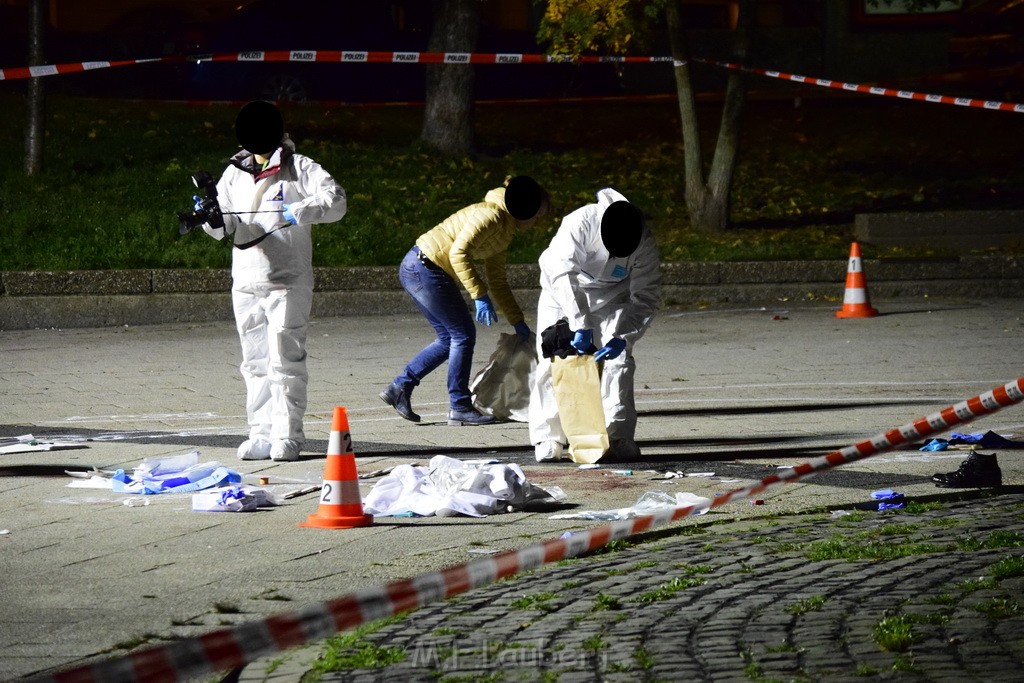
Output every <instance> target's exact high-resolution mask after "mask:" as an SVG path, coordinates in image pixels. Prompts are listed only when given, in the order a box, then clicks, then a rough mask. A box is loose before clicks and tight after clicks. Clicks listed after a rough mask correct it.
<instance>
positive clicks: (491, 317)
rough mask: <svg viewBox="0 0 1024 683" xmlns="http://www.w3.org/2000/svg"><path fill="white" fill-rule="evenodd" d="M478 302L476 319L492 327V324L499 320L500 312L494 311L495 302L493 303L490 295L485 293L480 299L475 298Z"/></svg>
mask: <svg viewBox="0 0 1024 683" xmlns="http://www.w3.org/2000/svg"><path fill="white" fill-rule="evenodd" d="M474 301H475V303H476V321H477V322H478V323H483V324H484V325H487V326H488V327H490V326H491V325H492V324H494V323H496V322H498V314H497V313H496V312H495V311H494V304H492V303H491V299H490V297H489V296H487V295H486V294H484V295H483V296H482V297H480V298H479V299H475V300H474Z"/></svg>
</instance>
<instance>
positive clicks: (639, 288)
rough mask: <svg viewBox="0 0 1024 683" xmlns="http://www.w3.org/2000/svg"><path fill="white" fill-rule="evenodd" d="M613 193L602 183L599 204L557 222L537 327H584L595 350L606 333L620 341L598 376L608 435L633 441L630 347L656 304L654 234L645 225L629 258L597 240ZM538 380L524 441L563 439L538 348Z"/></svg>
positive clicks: (544, 257) (544, 259)
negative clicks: (564, 323) (563, 323)
mask: <svg viewBox="0 0 1024 683" xmlns="http://www.w3.org/2000/svg"><path fill="white" fill-rule="evenodd" d="M625 199H626V198H625V197H623V196H622V195H621V194H620V193H619V192H618V191H616V190H613V189H612V188H605V189H603V190H601V191H600V192H598V193H597V203H595V204H587V205H586V206H583V207H581V208H579V209H577V210H575V211H573V212H572V213H570V214H569V215H568V216H566V217H565V218H563V219H562V224H561V226H560V227H559V229H558V232H557V233H556V234H555V236H554V238H552V240H551V244H550V245H549V246H548V248H547V249H545V250H544V252H543V253H542V254H541V255H540V284H541V293H540V300H539V302H538V305H537V329H538V330H540V331H542V330H545V329H547V328H548V327H550V326H551V325H554V324H555V323H556V322H557V321H558V320H559V319H560V318H567V319H568V321H569V327H570V328H571V329H573V330H583V329H589V330H592V331H593V333H594V345H595V346H597V347H598V348H601V347H602V346H604V345H605V344H607V343H608V341H609V340H610V339H611V338H612V337H618V338H620V339H622V340H623V341H625V342H626V348H625V350H624V351H623V352H622V353H621V354H620V355H619V356H618V357H617V358H615V359H613V360H605V361H604V368H603V371H602V374H601V401H602V404H603V406H604V415H605V421H606V426H607V429H608V437H609V440H610V441H611V442H612V444H613V445H614V443H615V442H616V441H619V440H625V441H629V442H632V441H633V439H634V436H635V433H636V404H635V401H634V398H633V375H634V371H635V369H636V362H635V360H634V358H633V346H634V344H636V341H637V340H638V339H639V338H640V337H641V336H643V334H644V332H646V331H647V328H648V326H649V325H650V323H651V320H652V318H653V317H654V314H655V312H656V311H657V310H658V307H659V305H660V303H661V269H660V259H659V256H658V248H657V245H656V244H655V242H654V236H653V235H652V234H651V232H650V230H649V229H648V228H647V226H646V225H645V226H644V227H643V233H642V237H641V239H640V245H639V246H638V247H637V249H636V251H634V252H633V253H632V254H631V255H630V256H628V257H625V258H615V257H613V256H611V255H610V254H609V253H608V250H607V249H606V248H605V246H604V243H603V242H602V240H601V217H602V216H603V215H604V212H605V210H606V209H607V208H608V206H609V205H611V204H612V203H613V202H616V201H623V200H625ZM540 342H541V335H540V334H538V335H537V348H538V353H537V355H538V357H540V361H539V363H538V365H537V375H536V382H535V384H534V388H533V393H532V395H531V397H530V413H529V415H530V417H529V420H530V440H531V442H532V443H534V444H539V443H543V442H545V441H557V442H559V443H562V444H565V443H566V436H565V433H564V432H563V431H562V425H561V421H560V420H559V418H558V406H557V405H556V403H555V397H554V392H553V390H552V388H551V359H549V358H543V357H542V356H543V354H542V353H541V352H540Z"/></svg>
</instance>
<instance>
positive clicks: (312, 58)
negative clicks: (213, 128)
mask: <svg viewBox="0 0 1024 683" xmlns="http://www.w3.org/2000/svg"><path fill="white" fill-rule="evenodd" d="M671 61H672V58H671V57H627V56H621V57H593V56H584V57H580V58H579V59H571V58H568V57H560V56H558V55H543V54H525V53H513V52H508V53H505V52H400V51H388V52H371V51H364V50H268V51H252V52H228V53H223V54H216V55H214V54H203V55H191V56H188V57H183V56H181V55H172V56H169V57H154V58H152V59H123V60H120V61H110V62H105V61H96V62H70V63H67V64H48V65H46V66H22V67H14V68H7V69H0V81H4V80H7V81H11V80H17V79H23V78H39V77H42V76H56V75H59V74H69V73H80V72H82V71H91V70H93V69H105V68H110V67H117V66H131V65H133V64H149V63H153V62H165V63H176V62H177V63H181V62H186V63H187V62H195V63H199V62H323V63H340V64H568V63H578V64H603V63H637V64H653V63H655V62H671Z"/></svg>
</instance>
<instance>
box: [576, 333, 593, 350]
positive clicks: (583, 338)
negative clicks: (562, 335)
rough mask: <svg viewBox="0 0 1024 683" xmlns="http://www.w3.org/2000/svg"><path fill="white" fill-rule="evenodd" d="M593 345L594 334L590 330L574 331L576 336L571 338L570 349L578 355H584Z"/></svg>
mask: <svg viewBox="0 0 1024 683" xmlns="http://www.w3.org/2000/svg"><path fill="white" fill-rule="evenodd" d="M593 343H594V333H593V332H591V331H590V330H576V335H575V336H574V337H573V338H572V347H573V348H574V349H576V350H577V351H579V352H580V353H586V352H587V349H589V348H590V346H591V344H593Z"/></svg>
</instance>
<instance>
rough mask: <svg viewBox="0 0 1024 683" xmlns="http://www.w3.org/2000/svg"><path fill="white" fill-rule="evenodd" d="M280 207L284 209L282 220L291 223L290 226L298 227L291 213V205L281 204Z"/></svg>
mask: <svg viewBox="0 0 1024 683" xmlns="http://www.w3.org/2000/svg"><path fill="white" fill-rule="evenodd" d="M281 206H283V207H284V211H283V212H282V213H283V214H284V219H285V220H286V221H288V222H289V223H291V224H292V225H298V224H299V222H298V221H297V220H295V214H294V213H292V205H291V204H282V205H281Z"/></svg>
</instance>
